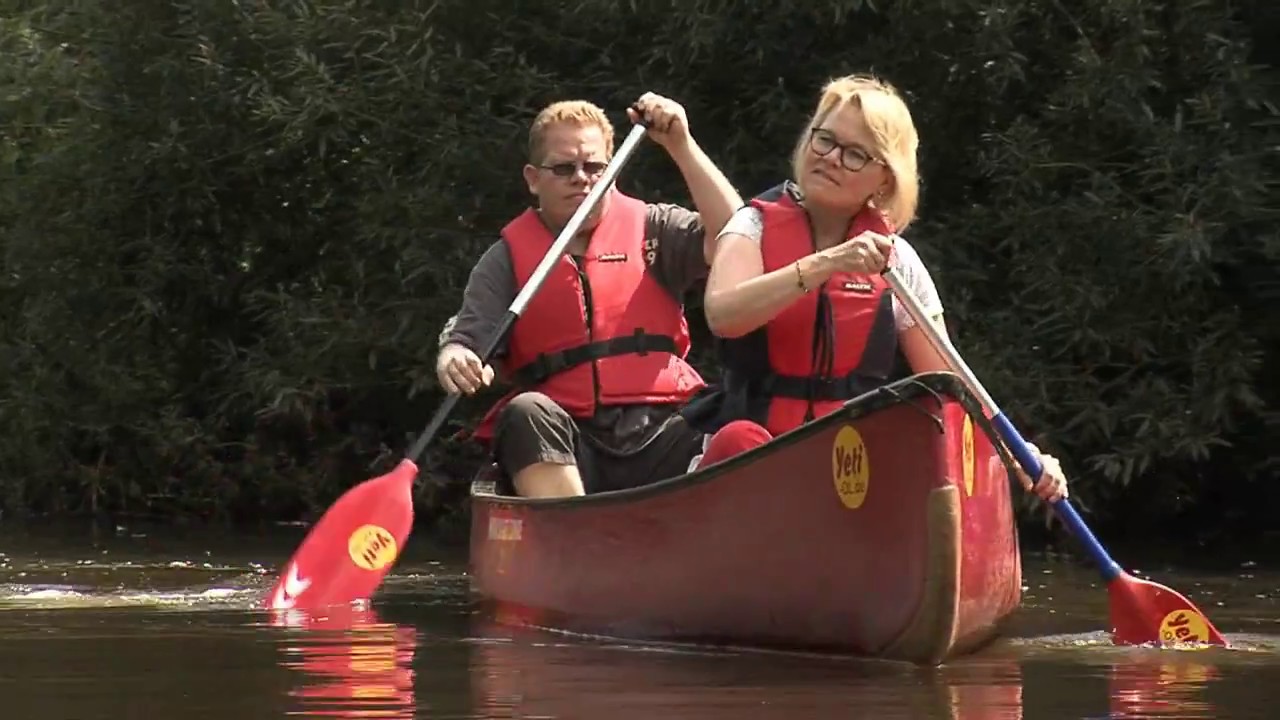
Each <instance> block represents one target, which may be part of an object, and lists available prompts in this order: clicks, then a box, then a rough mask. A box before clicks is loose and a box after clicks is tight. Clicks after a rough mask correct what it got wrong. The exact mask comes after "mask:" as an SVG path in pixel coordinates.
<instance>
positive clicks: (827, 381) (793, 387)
mask: <svg viewBox="0 0 1280 720" xmlns="http://www.w3.org/2000/svg"><path fill="white" fill-rule="evenodd" d="M882 381H883V379H882V378H877V377H874V376H870V375H867V374H866V373H864V372H862V371H861V370H854V371H853V372H851V373H849V374H848V375H845V376H844V377H818V376H809V377H806V376H803V375H776V374H774V373H769V374H767V375H765V376H764V377H762V378H759V379H757V380H755V381H753V382H751V385H752V389H753V390H755V391H756V392H759V393H760V394H761V395H769V396H773V397H786V398H795V399H797V400H810V399H812V400H851V399H853V398H856V397H858V396H859V395H861V394H863V393H864V392H867V391H868V390H871V389H873V388H875V387H876V386H877V385H879V384H880V383H881V382H882Z"/></svg>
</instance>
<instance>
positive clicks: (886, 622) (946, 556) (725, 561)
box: [470, 373, 1022, 664]
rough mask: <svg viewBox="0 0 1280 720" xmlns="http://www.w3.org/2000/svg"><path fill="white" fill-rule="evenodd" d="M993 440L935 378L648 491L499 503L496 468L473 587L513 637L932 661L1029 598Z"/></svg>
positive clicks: (486, 486)
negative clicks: (518, 631)
mask: <svg viewBox="0 0 1280 720" xmlns="http://www.w3.org/2000/svg"><path fill="white" fill-rule="evenodd" d="M994 437H995V435H994V433H993V432H992V431H991V430H990V427H989V425H987V423H986V422H985V420H984V419H983V415H982V412H981V410H980V407H979V405H978V402H977V400H976V399H975V398H974V397H973V396H972V395H971V394H970V393H969V392H968V391H967V389H966V388H964V387H963V384H962V383H961V382H960V380H959V379H958V378H957V377H955V376H954V375H951V374H950V373H938V374H929V375H921V376H916V377H913V378H909V379H907V380H904V381H901V382H898V383H896V384H894V385H891V386H889V387H887V388H884V389H882V390H878V391H875V392H872V393H868V394H867V395H864V396H862V397H860V398H857V399H855V400H852V401H850V402H849V403H848V404H847V405H846V406H845V408H844V409H843V410H841V411H840V412H837V413H833V414H831V415H828V416H826V417H824V418H821V419H819V420H817V421H815V422H813V423H810V424H809V425H806V426H804V427H801V428H798V429H797V430H795V431H793V432H790V433H787V434H786V435H782V436H780V437H778V438H776V439H775V440H774V441H773V442H771V443H769V444H768V445H765V446H763V447H760V448H757V449H755V450H753V451H751V452H749V453H746V454H743V455H740V456H738V457H735V458H733V459H731V460H729V461H726V462H723V463H720V464H718V465H715V466H712V467H709V468H705V469H703V470H701V471H699V472H695V473H690V474H687V475H683V476H680V477H676V478H671V479H667V480H664V481H661V482H658V483H655V484H653V485H649V486H646V487H643V488H637V489H633V490H626V491H620V492H613V493H601V494H599V495H592V496H587V497H583V498H572V499H549V500H545V499H544V500H533V499H525V498H514V497H507V496H498V495H495V494H494V483H493V481H492V475H491V474H489V473H492V472H493V469H492V468H489V469H487V470H486V471H485V472H484V473H483V474H482V475H481V476H480V477H478V478H477V479H476V481H475V482H473V483H472V490H471V495H472V505H471V512H472V525H471V568H470V571H471V575H472V584H473V588H474V590H475V591H476V592H477V593H478V595H479V596H480V598H481V599H482V600H483V601H484V602H485V604H486V605H487V606H488V607H487V611H488V612H489V613H491V614H492V615H493V617H495V618H496V619H499V620H500V621H502V622H506V623H512V624H521V625H529V626H534V627H542V628H549V629H555V630H562V631H568V632H573V633H582V634H590V635H601V636H609V637H615V638H627V639H634V640H646V641H657V642H678V643H699V644H714V645H729V646H750V647H764V648H777V649H792V650H807V651H825V652H837V653H842V654H853V655H860V656H869V657H881V658H888V659H898V660H907V661H911V662H915V663H921V664H937V663H941V662H943V661H945V660H947V659H948V658H951V657H954V656H956V655H959V654H963V653H966V652H970V651H972V650H974V649H976V648H978V647H979V646H981V645H982V644H984V643H986V642H987V641H989V640H991V639H992V638H994V637H996V636H997V635H998V633H999V629H1000V626H1001V624H1002V621H1004V620H1005V619H1006V618H1007V617H1008V616H1009V615H1010V614H1011V613H1012V612H1013V611H1014V610H1015V609H1016V607H1017V605H1018V603H1019V601H1020V599H1021V581H1022V578H1021V564H1020V557H1019V553H1018V545H1017V535H1016V529H1015V527H1014V519H1013V510H1012V505H1011V497H1010V496H1011V493H1010V477H1009V474H1008V471H1007V470H1006V467H1007V466H1006V465H1005V464H1004V463H1003V462H1002V460H1001V458H1000V456H999V455H998V454H996V452H995V451H994V450H993V447H992V444H991V439H992V438H994Z"/></svg>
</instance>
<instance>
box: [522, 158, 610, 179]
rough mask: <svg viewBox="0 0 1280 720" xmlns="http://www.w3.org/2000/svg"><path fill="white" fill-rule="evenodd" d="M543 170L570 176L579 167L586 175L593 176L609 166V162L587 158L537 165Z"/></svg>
mask: <svg viewBox="0 0 1280 720" xmlns="http://www.w3.org/2000/svg"><path fill="white" fill-rule="evenodd" d="M538 167H540V168H542V169H543V170H550V171H551V174H552V175H555V176H556V177H572V176H573V174H574V173H576V172H578V169H579V168H581V169H582V172H584V173H586V175H587V177H595V176H596V175H599V174H600V173H602V172H604V169H605V168H607V167H609V163H604V162H599V161H597V160H589V161H587V162H583V163H571V162H562V163H556V164H554V165H539V166H538Z"/></svg>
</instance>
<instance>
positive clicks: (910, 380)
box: [470, 371, 1016, 510]
mask: <svg viewBox="0 0 1280 720" xmlns="http://www.w3.org/2000/svg"><path fill="white" fill-rule="evenodd" d="M947 397H949V398H951V399H953V400H955V401H956V402H958V403H959V404H960V405H961V406H962V407H963V408H964V409H965V412H966V413H968V414H969V415H970V416H971V417H972V418H973V419H974V425H975V426H977V427H979V428H981V430H982V432H983V433H984V434H985V435H986V436H987V437H988V439H990V440H991V441H992V445H994V447H995V449H996V452H997V453H998V454H999V456H1000V459H1001V461H1002V462H1003V464H1004V466H1005V470H1006V472H1007V473H1008V474H1009V479H1010V481H1014V480H1015V479H1016V474H1015V471H1014V468H1015V461H1014V459H1013V457H1012V455H1010V454H1009V451H1008V450H1007V449H1006V448H1005V447H1004V444H1003V443H1002V442H1000V440H999V436H998V435H997V433H996V431H995V427H994V426H993V425H992V424H991V421H990V419H989V418H987V416H986V413H985V412H983V409H982V405H981V403H980V402H979V401H978V398H977V396H976V395H974V394H973V392H972V391H971V390H969V387H968V386H967V385H966V384H965V383H964V380H963V379H961V378H960V376H958V375H956V374H955V373H952V372H948V371H939V372H928V373H921V374H918V375H911V376H909V377H906V378H903V379H901V380H898V381H896V382H893V383H890V384H888V385H884V386H881V387H879V388H876V389H875V390H871V391H869V392H866V393H863V394H862V395H859V396H858V397H855V398H852V399H850V400H849V401H848V402H846V403H845V404H844V406H843V407H842V408H840V409H839V410H837V411H836V412H833V413H829V414H827V415H824V416H822V417H820V418H817V419H816V420H813V421H810V422H808V423H805V424H804V425H801V426H800V427H798V428H795V429H793V430H791V431H789V432H786V433H783V434H782V435H779V436H777V437H775V438H774V439H772V440H770V441H769V442H767V443H765V444H764V445H760V446H758V447H755V448H752V449H750V450H748V451H746V452H743V453H740V454H738V455H736V456H734V457H732V458H729V459H728V460H724V461H722V462H718V463H716V464H714V465H711V466H710V467H706V468H702V469H700V470H695V471H693V472H687V473H682V474H680V475H675V476H672V477H669V478H664V479H662V480H657V481H655V482H652V483H649V484H647V485H641V486H639V487H634V488H627V489H624V490H611V491H608V492H600V493H593V494H590V495H580V496H572V497H554V498H527V497H520V496H515V495H498V494H496V493H495V492H494V489H493V488H494V483H493V481H491V480H483V479H481V478H483V476H484V475H485V473H486V472H489V471H491V470H496V467H495V466H492V465H490V466H486V467H485V468H482V469H481V470H480V472H479V473H478V474H477V476H476V479H475V480H473V481H472V483H471V490H470V494H471V497H472V499H473V501H477V502H487V503H499V504H502V505H508V506H536V507H539V508H548V509H550V508H555V509H556V510H570V509H574V508H584V509H585V508H592V507H597V506H599V505H603V504H608V503H617V502H631V501H634V500H638V499H640V498H643V497H648V496H651V495H660V494H663V493H666V492H670V491H673V490H677V489H680V488H685V487H689V486H692V485H697V484H701V483H704V482H710V481H712V480H714V479H716V478H719V477H720V476H722V475H727V474H733V473H736V472H739V471H741V470H743V469H745V468H748V467H750V466H751V465H752V464H753V463H754V462H755V461H756V460H757V459H758V458H760V457H762V456H764V455H767V454H770V453H773V452H776V451H778V450H781V449H783V448H785V447H787V446H789V445H792V444H795V443H802V442H804V441H805V440H806V439H808V438H810V437H812V436H814V435H818V434H821V433H823V432H825V431H826V430H827V429H828V428H829V427H830V426H832V425H837V424H842V423H848V422H850V421H852V420H856V419H858V418H861V417H865V416H867V415H870V414H871V413H874V412H877V411H879V410H883V409H885V408H888V407H891V406H894V405H909V406H911V407H913V408H915V409H917V410H919V411H920V412H921V413H923V414H924V415H926V416H928V417H929V418H930V419H931V420H933V421H934V423H935V424H936V425H937V428H938V433H939V434H941V433H943V432H945V426H944V423H943V419H942V417H941V412H940V410H941V406H942V404H943V403H944V402H945V400H946V398H947ZM925 398H931V399H932V401H933V403H936V404H935V405H934V407H933V408H928V407H925V406H924V405H922V404H921V403H920V402H918V401H919V400H923V399H925Z"/></svg>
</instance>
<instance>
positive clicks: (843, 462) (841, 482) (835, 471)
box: [831, 425, 871, 510]
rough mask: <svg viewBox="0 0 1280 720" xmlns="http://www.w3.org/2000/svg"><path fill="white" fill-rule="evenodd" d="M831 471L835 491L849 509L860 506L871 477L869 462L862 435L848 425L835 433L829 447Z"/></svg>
mask: <svg viewBox="0 0 1280 720" xmlns="http://www.w3.org/2000/svg"><path fill="white" fill-rule="evenodd" d="M831 472H832V475H834V476H835V481H836V493H837V494H838V495H839V496H840V502H841V503H843V504H844V506H845V507H847V508H849V509H850V510H856V509H858V508H859V507H862V503H863V501H865V500H866V499H867V481H868V480H870V478H871V462H870V459H869V458H868V457H867V446H866V445H864V444H863V443H862V436H861V435H859V434H858V431H857V430H854V429H853V428H851V427H849V426H847V425H846V426H845V427H842V428H840V432H838V433H836V442H835V445H834V446H833V447H832V448H831Z"/></svg>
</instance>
